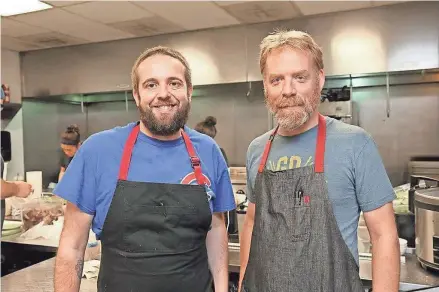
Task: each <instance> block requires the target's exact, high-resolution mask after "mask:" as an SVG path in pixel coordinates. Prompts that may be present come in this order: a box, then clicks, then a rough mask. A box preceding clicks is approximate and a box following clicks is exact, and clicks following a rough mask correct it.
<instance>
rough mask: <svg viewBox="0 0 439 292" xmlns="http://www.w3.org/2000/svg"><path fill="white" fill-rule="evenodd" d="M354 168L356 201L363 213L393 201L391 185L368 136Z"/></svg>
mask: <svg viewBox="0 0 439 292" xmlns="http://www.w3.org/2000/svg"><path fill="white" fill-rule="evenodd" d="M354 167H355V169H354V170H355V189H356V195H357V201H358V204H359V205H360V208H361V210H362V211H363V212H368V211H372V210H375V209H378V208H379V207H381V206H383V205H385V204H386V203H389V202H392V201H393V200H394V199H395V192H394V191H393V187H392V184H391V183H390V180H389V177H388V176H387V173H386V169H385V168H384V164H383V162H382V159H381V156H380V154H379V152H378V149H377V147H376V144H375V142H374V141H373V139H372V138H371V137H369V136H368V138H367V140H366V143H365V145H364V146H363V147H362V149H361V150H360V152H359V153H358V155H357V157H356V158H355V163H354Z"/></svg>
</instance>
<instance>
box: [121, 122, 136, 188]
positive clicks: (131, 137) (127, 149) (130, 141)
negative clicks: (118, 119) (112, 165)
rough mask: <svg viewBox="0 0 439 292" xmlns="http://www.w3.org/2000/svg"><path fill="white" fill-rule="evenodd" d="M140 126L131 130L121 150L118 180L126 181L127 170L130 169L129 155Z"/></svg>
mask: <svg viewBox="0 0 439 292" xmlns="http://www.w3.org/2000/svg"><path fill="white" fill-rule="evenodd" d="M139 130H140V126H139V124H137V125H136V126H135V127H134V128H133V129H132V130H131V133H130V135H129V136H128V139H127V141H126V143H125V147H124V149H123V154H122V161H121V163H120V168H119V180H127V177H128V170H129V168H130V162H131V154H132V152H133V148H134V144H135V143H136V140H137V135H138V134H139Z"/></svg>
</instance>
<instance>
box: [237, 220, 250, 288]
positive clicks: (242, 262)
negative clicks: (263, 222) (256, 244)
mask: <svg viewBox="0 0 439 292" xmlns="http://www.w3.org/2000/svg"><path fill="white" fill-rule="evenodd" d="M252 232H253V224H252V223H249V222H247V220H245V222H244V226H243V230H242V233H241V236H240V238H239V242H240V243H241V244H240V246H239V248H240V251H239V266H240V269H239V288H240V287H241V285H242V280H243V279H244V275H245V270H246V269H247V263H248V257H249V254H250V246H251V240H252Z"/></svg>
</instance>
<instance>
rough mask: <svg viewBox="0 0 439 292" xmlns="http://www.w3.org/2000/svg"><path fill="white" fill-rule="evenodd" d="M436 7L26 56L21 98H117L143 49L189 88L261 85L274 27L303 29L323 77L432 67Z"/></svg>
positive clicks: (438, 60) (438, 44)
mask: <svg viewBox="0 0 439 292" xmlns="http://www.w3.org/2000/svg"><path fill="white" fill-rule="evenodd" d="M438 15H439V2H408V3H402V4H396V5H389V6H382V7H377V8H371V9H362V10H357V11H349V12H340V13H334V14H325V15H317V16H313V17H304V18H299V19H293V20H291V21H283V22H275V23H261V24H254V25H247V26H237V27H228V28H221V29H209V30H200V31H194V32H186V33H178V34H169V35H161V36H155V37H146V38H136V39H128V40H120V41H114V42H105V43H98V44H89V45H81V46H72V47H66V48H54V49H48V50H38V51H30V52H26V53H24V54H23V55H22V62H23V66H22V68H23V75H24V77H25V78H24V86H25V87H24V91H23V93H24V96H26V97H35V96H37V97H38V96H49V95H58V94H75V93H91V92H102V91H120V90H121V89H120V85H122V84H130V71H131V67H132V65H133V63H134V61H135V60H136V58H137V57H138V56H139V54H140V53H141V52H142V51H143V50H144V49H146V48H148V47H152V46H156V45H166V46H171V47H173V48H175V49H177V50H179V51H181V52H182V53H183V54H184V55H185V56H186V58H187V59H188V61H189V64H190V65H191V67H192V72H193V83H194V85H203V84H221V83H230V82H245V81H246V80H251V81H254V80H261V75H260V72H259V66H258V53H259V43H260V41H261V40H262V38H264V37H265V36H266V35H267V34H268V33H270V32H272V31H273V30H274V29H275V28H279V27H284V28H294V29H300V30H305V31H307V32H309V33H310V34H312V35H313V37H314V38H315V39H316V41H317V43H318V44H319V45H320V46H321V47H322V49H323V54H324V62H325V71H326V74H327V75H340V74H355V73H370V72H382V71H397V70H413V69H426V68H436V67H439V17H438Z"/></svg>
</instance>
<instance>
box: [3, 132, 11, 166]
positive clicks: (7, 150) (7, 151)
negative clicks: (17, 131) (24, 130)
mask: <svg viewBox="0 0 439 292" xmlns="http://www.w3.org/2000/svg"><path fill="white" fill-rule="evenodd" d="M1 147H2V148H1V154H2V158H3V161H4V162H9V161H11V159H12V147H11V133H10V132H8V131H1Z"/></svg>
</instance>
